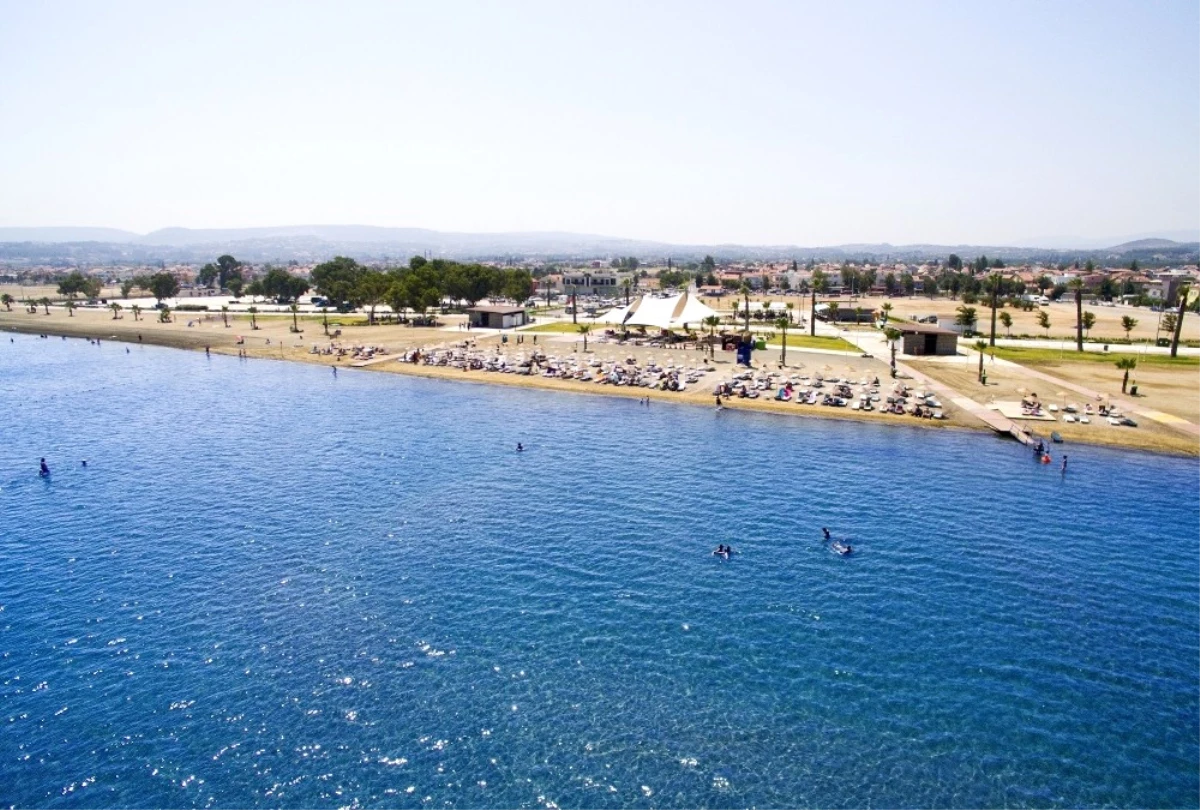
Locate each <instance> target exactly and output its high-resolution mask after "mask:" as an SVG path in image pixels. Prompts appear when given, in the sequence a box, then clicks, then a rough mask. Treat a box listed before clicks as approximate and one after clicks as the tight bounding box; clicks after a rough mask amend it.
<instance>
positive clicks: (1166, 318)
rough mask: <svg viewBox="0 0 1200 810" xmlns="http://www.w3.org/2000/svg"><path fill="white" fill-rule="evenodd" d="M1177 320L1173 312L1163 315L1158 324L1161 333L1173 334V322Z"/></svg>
mask: <svg viewBox="0 0 1200 810" xmlns="http://www.w3.org/2000/svg"><path fill="white" fill-rule="evenodd" d="M1177 320H1178V316H1177V315H1176V314H1175V313H1174V312H1166V313H1163V316H1162V323H1161V324H1160V326H1161V328H1162V331H1164V332H1166V333H1167V334H1168V335H1173V334H1175V322H1176V321H1177Z"/></svg>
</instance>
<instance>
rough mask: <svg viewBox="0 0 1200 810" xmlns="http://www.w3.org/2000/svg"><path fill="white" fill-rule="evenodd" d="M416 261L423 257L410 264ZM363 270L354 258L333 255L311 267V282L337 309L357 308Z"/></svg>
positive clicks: (415, 257) (414, 259) (413, 260)
mask: <svg viewBox="0 0 1200 810" xmlns="http://www.w3.org/2000/svg"><path fill="white" fill-rule="evenodd" d="M416 261H420V262H421V263H422V264H424V263H425V259H424V258H423V257H421V256H414V257H413V259H412V261H411V262H410V265H411V263H412V262H416ZM365 270H366V268H364V267H363V266H362V265H360V264H359V263H358V262H356V261H354V259H350V258H347V257H345V256H335V257H334V258H333V259H331V260H330V261H327V262H322V263H321V264H318V265H317V266H316V267H314V268H313V270H312V283H313V286H314V287H315V289H316V291H317V292H318V293H320V294H321V295H322V296H324V297H325V298H328V299H329V301H330V303H332V304H333V306H335V307H337V308H338V309H339V310H340V309H342V308H343V307H345V306H347V305H348V306H350V307H351V308H357V307H358V306H360V303H359V301H358V297H357V296H358V279H359V277H360V276H361V275H362V274H363V272H365ZM268 294H269V293H268Z"/></svg>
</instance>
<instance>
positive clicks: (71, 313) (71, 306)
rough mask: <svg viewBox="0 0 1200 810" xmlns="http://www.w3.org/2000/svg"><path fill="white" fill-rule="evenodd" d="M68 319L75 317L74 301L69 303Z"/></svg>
mask: <svg viewBox="0 0 1200 810" xmlns="http://www.w3.org/2000/svg"><path fill="white" fill-rule="evenodd" d="M67 317H68V318H74V317H75V302H74V301H67Z"/></svg>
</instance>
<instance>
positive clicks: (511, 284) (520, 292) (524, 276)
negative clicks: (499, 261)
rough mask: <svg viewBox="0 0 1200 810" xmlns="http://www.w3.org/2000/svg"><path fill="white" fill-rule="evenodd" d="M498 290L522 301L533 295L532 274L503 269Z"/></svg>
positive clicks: (504, 294) (522, 270) (526, 271)
mask: <svg viewBox="0 0 1200 810" xmlns="http://www.w3.org/2000/svg"><path fill="white" fill-rule="evenodd" d="M629 260H630V261H632V262H637V259H635V258H634V257H632V256H630V257H629ZM499 292H500V293H501V295H503V296H504V297H505V298H508V299H510V300H512V301H513V302H515V303H517V304H520V303H523V302H524V301H525V299H527V298H529V296H531V295H533V292H534V284H533V276H531V275H530V274H529V271H528V270H524V269H520V268H512V269H509V270H505V271H504V275H503V278H502V284H501V288H500V291H499Z"/></svg>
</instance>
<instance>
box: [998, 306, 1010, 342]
mask: <svg viewBox="0 0 1200 810" xmlns="http://www.w3.org/2000/svg"><path fill="white" fill-rule="evenodd" d="M1000 323H1002V324H1004V332H1005V334H1006V335H1007V336H1008V337H1012V315H1010V314H1008V313H1007V312H1001V313H1000Z"/></svg>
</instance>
